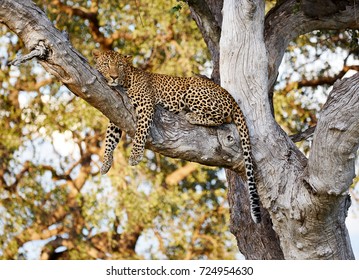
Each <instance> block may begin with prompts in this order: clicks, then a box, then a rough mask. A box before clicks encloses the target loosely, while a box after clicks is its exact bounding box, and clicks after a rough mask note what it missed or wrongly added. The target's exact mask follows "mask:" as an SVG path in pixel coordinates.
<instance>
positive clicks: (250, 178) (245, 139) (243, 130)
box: [232, 100, 261, 223]
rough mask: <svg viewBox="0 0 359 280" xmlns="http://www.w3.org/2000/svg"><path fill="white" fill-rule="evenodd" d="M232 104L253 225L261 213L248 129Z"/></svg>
mask: <svg viewBox="0 0 359 280" xmlns="http://www.w3.org/2000/svg"><path fill="white" fill-rule="evenodd" d="M233 102H234V104H233V114H232V118H233V122H234V123H235V125H236V126H237V129H238V132H239V136H240V140H241V146H242V150H243V157H244V164H245V170H246V175H247V183H248V192H249V201H250V209H251V216H252V219H253V221H254V222H255V223H260V222H261V212H260V206H259V196H258V192H257V187H256V183H255V181H254V171H253V162H252V153H251V145H250V141H249V133H248V127H247V125H246V121H245V118H244V115H243V113H242V111H241V109H240V108H239V106H238V104H237V103H236V102H235V101H234V100H233Z"/></svg>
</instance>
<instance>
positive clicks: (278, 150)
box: [0, 0, 359, 259]
mask: <svg viewBox="0 0 359 280" xmlns="http://www.w3.org/2000/svg"><path fill="white" fill-rule="evenodd" d="M187 2H188V3H189V5H190V6H191V9H192V12H193V15H194V18H195V20H196V22H197V24H198V26H199V28H200V29H201V31H202V33H203V35H204V38H205V40H206V42H207V44H208V46H209V49H210V52H211V54H212V56H213V60H214V73H213V75H212V76H213V77H214V80H215V81H217V82H218V81H220V79H219V69H220V72H221V81H222V82H221V84H222V85H223V86H224V87H225V88H227V89H228V90H229V92H230V93H231V94H233V96H234V97H235V98H236V100H238V102H239V104H240V106H241V109H242V110H243V112H244V115H245V116H246V119H247V122H248V126H249V128H250V136H251V142H252V146H253V156H254V159H255V163H256V170H257V171H256V175H257V183H258V188H259V193H260V197H261V201H262V203H263V206H264V208H265V209H266V210H265V211H263V212H264V219H263V223H262V224H260V225H258V226H254V225H252V224H251V221H250V217H249V215H248V213H249V211H246V210H247V209H245V207H247V205H248V202H247V201H245V200H246V197H247V195H246V189H245V188H244V187H243V182H242V180H241V178H240V177H239V176H238V173H240V171H242V170H243V166H242V165H238V164H237V163H238V162H240V161H242V151H241V148H240V145H239V144H238V143H239V141H238V134H237V132H236V129H235V127H234V125H224V126H220V127H218V128H205V127H200V126H193V125H190V124H189V123H187V122H186V121H185V119H184V117H183V116H182V115H173V114H171V113H169V112H167V111H165V110H164V109H162V108H158V110H157V112H156V117H155V123H154V126H153V128H152V129H151V137H150V139H149V141H148V143H147V147H148V148H150V149H152V150H154V151H157V152H160V153H162V154H164V155H167V156H171V157H179V158H182V159H186V160H190V161H196V162H199V163H203V164H207V165H216V166H224V167H227V168H229V169H232V170H235V171H236V172H237V173H234V172H229V171H228V172H227V177H228V180H229V184H230V191H229V202H230V206H231V231H232V232H233V233H234V234H235V235H236V237H237V242H238V247H239V248H240V250H241V251H242V253H243V254H244V255H245V256H246V258H248V259H281V258H287V259H352V258H354V256H353V252H352V250H351V247H350V240H349V236H348V233H347V230H346V228H345V224H344V222H345V216H346V213H347V207H348V205H349V201H348V197H347V192H348V187H349V184H350V182H351V180H352V178H353V175H354V173H353V166H354V159H355V153H356V151H357V149H358V139H359V137H358V136H359V135H358V134H359V127H358V126H359V125H358V123H359V115H358V112H359V110H358V109H359V108H358V104H359V100H358V96H359V92H358V91H359V89H358V86H357V85H358V79H359V74H357V75H355V76H353V77H352V78H350V79H346V80H343V81H342V82H338V83H337V84H336V86H335V87H334V89H333V91H332V93H331V94H330V97H329V98H328V102H327V104H326V105H325V106H324V108H323V111H322V113H321V118H320V120H319V122H318V127H317V129H316V130H315V134H314V143H313V147H312V150H311V155H310V158H309V159H307V158H306V157H305V156H304V155H303V154H302V153H301V152H300V151H299V150H298V149H297V148H296V146H295V145H294V143H293V142H292V140H291V139H290V138H289V137H288V135H286V134H285V132H284V131H283V130H282V129H281V128H280V127H279V126H278V125H277V123H276V122H275V120H274V118H273V116H272V111H271V100H270V97H269V96H268V92H269V90H268V89H270V88H271V87H272V86H273V84H274V81H275V79H276V76H277V71H278V67H279V64H280V62H281V60H282V57H283V54H284V51H285V49H286V47H287V45H288V43H289V42H290V40H292V39H293V38H295V37H296V36H298V35H300V34H302V33H305V32H308V31H311V30H313V29H319V28H325V29H328V28H334V29H338V28H347V27H350V28H358V26H359V24H358V20H357V17H356V12H357V10H356V9H355V8H354V2H353V1H344V2H345V5H343V3H340V4H338V1H334V0H331V1H330V7H329V5H328V8H327V9H325V10H323V9H321V8H320V7H321V6H323V3H321V2H322V1H306V0H303V1H295V0H287V1H280V4H278V5H277V6H276V7H275V8H274V9H273V10H272V11H271V12H270V13H268V15H267V16H266V18H265V17H264V4H263V2H262V1H261V0H252V1H250V0H243V1H235V0H225V1H224V3H223V2H222V1H213V0H207V1H206V0H198V1H187ZM222 3H223V19H222V15H221V12H220V11H221V9H222ZM204 4H206V7H205V6H203V5H204ZM308 5H312V6H309V8H308ZM201 7H205V9H203V10H202V11H201V10H200V8H201ZM310 7H311V8H310ZM315 10H320V11H324V13H319V14H317V15H313V13H312V11H315ZM213 20H214V21H213ZM0 23H4V24H6V25H7V26H8V27H9V29H11V30H12V31H14V32H15V33H16V34H17V35H18V36H19V37H20V39H21V40H22V41H23V42H24V44H25V46H26V48H27V49H28V50H29V51H31V50H34V49H36V48H38V47H39V46H45V48H46V52H45V56H42V58H40V59H39V61H40V63H41V64H42V65H43V66H44V68H45V69H46V70H47V71H48V72H50V73H52V74H53V75H54V76H55V77H56V78H58V79H59V80H60V81H61V82H62V83H63V84H64V85H66V86H67V87H68V88H69V89H70V90H71V91H72V92H73V93H74V94H76V95H77V96H79V97H80V98H83V99H84V100H86V101H87V102H88V103H89V104H90V105H92V106H94V107H96V108H97V109H98V110H100V111H101V112H102V113H104V114H105V115H106V116H107V117H108V118H109V119H111V120H112V121H113V122H114V123H115V124H117V125H118V126H119V127H121V128H122V129H123V130H124V131H126V132H127V133H129V135H133V134H134V131H135V122H134V113H133V110H132V108H131V106H130V105H129V100H128V98H127V96H126V95H125V94H124V93H123V92H122V91H121V90H120V89H119V90H117V91H114V90H112V89H111V88H110V87H108V86H107V84H106V82H105V81H104V79H103V78H102V77H101V75H100V74H99V73H98V72H97V71H96V70H94V69H93V68H91V67H90V66H89V65H88V63H87V61H86V59H84V58H83V57H82V56H81V55H80V54H79V53H78V52H77V51H76V50H74V49H73V48H72V47H71V44H70V42H69V41H68V39H67V38H66V36H65V35H64V34H62V33H61V32H60V31H58V30H57V29H55V28H54V26H53V25H52V23H51V22H50V21H49V20H48V19H47V17H46V15H45V14H44V13H43V12H42V11H41V10H40V9H38V8H37V7H36V6H35V5H34V4H33V3H32V2H31V1H28V0H19V1H16V2H15V1H12V0H2V1H1V2H0ZM219 33H220V36H219ZM219 38H220V42H219ZM219 58H221V59H219ZM217 66H218V67H217ZM219 66H220V68H219ZM217 68H218V69H217ZM216 69H217V70H216ZM322 135H327V138H323V137H322ZM197 139H205V140H206V144H205V145H204V144H203V141H201V143H198V142H199V141H196V140H197Z"/></svg>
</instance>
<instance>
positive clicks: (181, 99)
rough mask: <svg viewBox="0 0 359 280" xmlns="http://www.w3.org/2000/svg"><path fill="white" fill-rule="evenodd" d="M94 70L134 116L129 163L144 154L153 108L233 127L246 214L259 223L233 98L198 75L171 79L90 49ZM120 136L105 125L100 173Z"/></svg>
mask: <svg viewBox="0 0 359 280" xmlns="http://www.w3.org/2000/svg"><path fill="white" fill-rule="evenodd" d="M93 55H94V58H95V61H96V68H97V70H99V71H100V72H101V73H102V74H103V75H104V76H105V78H106V80H107V83H108V84H109V85H110V86H122V87H123V88H126V89H127V94H128V96H129V97H130V98H131V101H132V103H133V106H134V108H135V112H136V115H137V129H136V133H135V137H134V139H133V147H132V151H131V156H130V159H129V163H130V165H136V164H138V163H139V162H140V161H141V159H142V157H143V152H144V147H145V143H146V139H147V136H148V134H149V131H150V127H151V123H152V120H153V115H154V110H155V105H156V104H159V105H161V106H163V107H164V108H165V109H167V110H169V111H171V112H175V113H179V112H180V111H186V112H187V113H186V119H187V120H188V121H189V122H190V123H191V124H196V125H204V126H218V125H221V124H223V123H225V122H228V121H230V120H232V121H233V122H234V123H235V125H236V126H237V129H238V132H239V135H240V139H241V145H242V149H243V155H244V162H245V167H246V174H247V181H248V187H249V198H250V205H251V215H252V218H253V220H254V222H256V223H259V222H260V220H261V215H260V207H259V197H258V194H257V189H256V185H255V181H254V174H253V164H252V158H251V146H250V142H249V134H248V128H247V125H246V122H245V119H244V116H243V114H242V111H241V109H240V108H239V106H238V104H237V103H236V101H235V100H234V98H233V97H232V96H231V95H230V94H229V93H228V92H227V91H226V90H225V89H223V88H221V87H220V86H219V85H217V84H215V83H213V82H212V81H210V80H207V79H203V78H199V77H175V76H168V75H163V74H155V73H149V72H145V71H143V70H140V69H138V68H135V67H133V66H132V62H131V60H130V58H129V57H127V56H124V55H121V54H119V53H117V52H114V51H105V52H101V51H98V50H94V51H93ZM120 137H121V130H120V129H119V128H118V127H116V125H114V124H113V123H111V122H110V124H109V127H108V129H107V135H106V147H105V156H104V161H103V166H102V168H101V173H103V174H104V173H107V171H108V170H109V169H110V167H111V164H112V155H113V150H114V149H115V147H116V145H117V144H118V142H119V140H120Z"/></svg>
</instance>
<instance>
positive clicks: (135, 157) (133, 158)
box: [128, 154, 142, 166]
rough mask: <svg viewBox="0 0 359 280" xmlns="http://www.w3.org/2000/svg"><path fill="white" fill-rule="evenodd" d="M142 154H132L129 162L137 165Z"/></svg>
mask: <svg viewBox="0 0 359 280" xmlns="http://www.w3.org/2000/svg"><path fill="white" fill-rule="evenodd" d="M141 160H142V155H133V154H131V156H130V159H129V160H128V163H129V164H130V165H132V166H134V165H137V164H139V163H140V162H141Z"/></svg>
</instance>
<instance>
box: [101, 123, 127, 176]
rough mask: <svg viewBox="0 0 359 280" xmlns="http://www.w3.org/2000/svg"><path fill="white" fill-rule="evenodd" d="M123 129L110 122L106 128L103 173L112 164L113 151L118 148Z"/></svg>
mask: <svg viewBox="0 0 359 280" xmlns="http://www.w3.org/2000/svg"><path fill="white" fill-rule="evenodd" d="M121 134H122V131H121V129H120V128H119V127H118V126H116V125H115V124H114V123H112V122H110V123H109V125H108V127H107V130H106V139H105V153H104V155H103V160H102V166H101V169H100V172H101V174H102V175H103V174H106V173H107V172H108V171H109V170H110V168H111V165H112V161H113V152H114V150H115V149H116V146H117V144H118V142H120V139H121Z"/></svg>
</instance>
